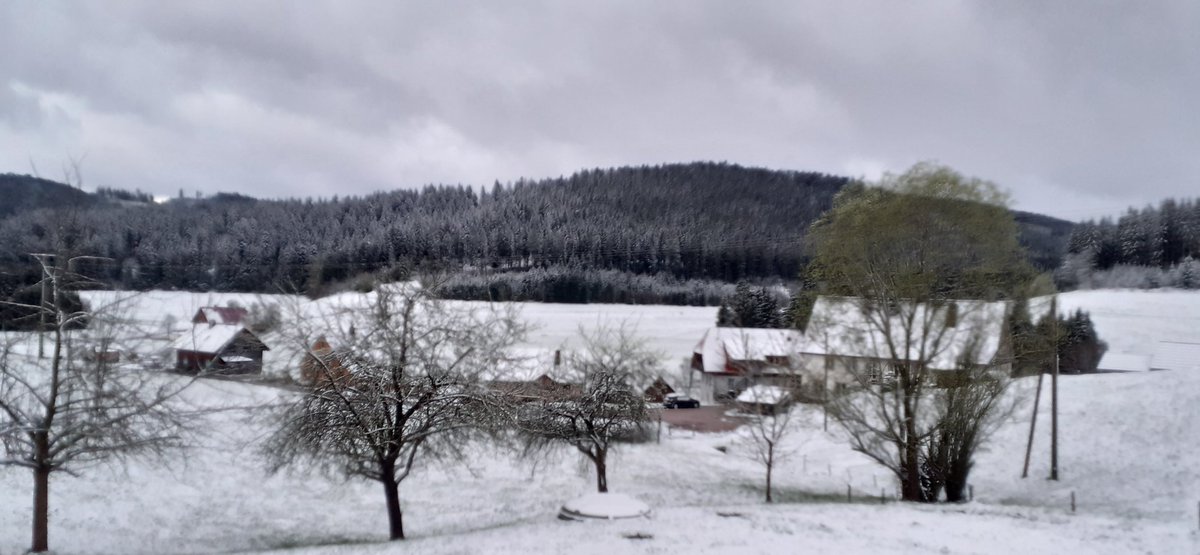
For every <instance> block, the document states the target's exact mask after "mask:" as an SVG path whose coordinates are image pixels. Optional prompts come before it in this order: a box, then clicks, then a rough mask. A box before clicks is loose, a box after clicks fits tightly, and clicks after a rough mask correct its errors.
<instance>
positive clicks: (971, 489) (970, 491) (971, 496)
mask: <svg viewBox="0 0 1200 555" xmlns="http://www.w3.org/2000/svg"><path fill="white" fill-rule="evenodd" d="M974 500H975V485H974V484H968V485H967V501H974Z"/></svg>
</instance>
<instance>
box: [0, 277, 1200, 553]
mask: <svg viewBox="0 0 1200 555" xmlns="http://www.w3.org/2000/svg"><path fill="white" fill-rule="evenodd" d="M156 295H161V296H156ZM1156 295H1161V296H1157V297H1156ZM1187 295H1191V294H1182V293H1153V292H1111V291H1110V292H1096V291H1089V292H1086V293H1082V294H1074V293H1072V294H1067V295H1064V296H1063V305H1064V306H1065V307H1074V306H1082V307H1085V308H1088V309H1089V310H1092V312H1093V315H1094V316H1096V318H1097V326H1098V327H1099V328H1100V333H1101V334H1102V335H1109V336H1110V337H1107V338H1106V339H1107V340H1109V341H1110V343H1111V344H1114V345H1116V346H1117V347H1118V348H1127V349H1135V348H1145V346H1146V345H1147V344H1148V343H1147V341H1149V339H1148V338H1149V337H1151V336H1153V335H1154V334H1158V333H1161V334H1180V336H1182V335H1186V334H1187V333H1191V332H1192V331H1194V330H1195V325H1194V323H1192V321H1191V320H1188V319H1187V318H1186V317H1185V318H1172V317H1171V316H1170V315H1171V314H1184V315H1187V314H1192V315H1195V314H1197V312H1196V310H1197V307H1198V306H1200V295H1196V296H1187ZM93 300H95V299H93ZM221 300H223V299H222V298H221V297H220V296H213V297H205V296H202V295H195V296H194V297H193V296H192V294H183V293H163V294H155V295H150V296H147V297H146V301H145V303H143V302H141V301H139V302H138V303H136V304H134V305H132V306H136V307H137V308H136V310H137V311H138V312H139V314H140V315H142V316H145V317H146V318H147V319H149V320H151V321H153V320H157V319H158V318H159V317H160V315H161V312H160V311H162V310H166V311H170V312H171V313H175V314H177V317H180V316H178V315H186V313H187V312H188V311H190V310H192V308H193V307H195V306H197V305H198V304H202V303H207V302H214V301H215V302H220V301H221ZM247 300H249V299H247ZM692 310H693V309H681V308H676V307H638V306H629V307H613V306H593V307H581V306H562V305H543V306H532V305H531V306H527V307H526V311H527V312H526V314H527V315H528V317H530V318H531V319H537V320H538V321H540V322H542V323H544V324H547V325H546V326H544V328H543V329H544V330H545V331H543V332H540V333H542V334H544V335H535V336H534V339H533V340H531V342H536V346H543V347H549V346H554V345H557V344H558V343H559V342H560V341H561V340H562V339H563V338H565V337H567V336H568V335H569V332H570V331H571V329H573V327H574V326H575V325H577V324H579V323H583V324H592V323H593V322H594V321H595V320H596V319H597V318H606V317H620V316H624V315H635V314H641V315H642V319H641V321H640V324H639V329H642V330H644V331H646V333H647V334H648V335H649V336H651V337H654V338H655V339H654V340H653V341H654V342H655V343H656V344H657V345H659V346H661V347H662V348H663V349H664V350H667V349H674V351H673V353H672V354H671V356H673V357H674V356H678V355H679V354H680V352H681V351H680V349H683V348H685V347H686V348H687V349H689V350H690V346H689V345H687V341H688V336H690V335H691V334H693V333H698V332H699V331H701V330H702V329H703V328H704V327H706V326H707V325H708V324H709V320H708V319H707V318H706V317H705V315H704V313H703V312H701V310H700V309H695V312H693V311H692ZM705 310H708V309H705ZM1154 310H1164V311H1170V313H1169V314H1164V315H1163V316H1162V317H1161V318H1153V317H1152V316H1153V313H1152V311H1154ZM674 314H678V315H679V318H680V319H681V320H678V321H677V320H676V319H675V318H676V317H675V316H673V315H674ZM683 319H689V320H688V321H683ZM690 319H694V320H695V321H694V322H692V321H691V320H690ZM1146 322H1152V323H1146ZM1171 322H1174V323H1175V324H1174V325H1172V324H1171ZM690 326H695V327H694V328H692V327H690ZM1131 337H1132V339H1131ZM1035 381H1036V380H1035V379H1029V378H1026V379H1023V380H1020V381H1019V382H1018V384H1017V386H1016V390H1017V391H1018V392H1023V393H1024V394H1025V395H1026V396H1028V395H1029V394H1030V393H1031V391H1032V389H1033V386H1034V383H1035ZM188 395H189V398H190V399H192V400H193V401H194V402H195V403H197V404H201V405H205V406H247V407H254V406H261V405H263V404H268V403H271V402H274V401H275V400H276V399H278V398H279V396H280V395H286V393H282V392H281V391H280V390H276V389H273V388H267V387H261V386H254V385H247V384H240V383H231V382H219V381H205V382H203V383H201V384H199V385H198V386H196V388H195V389H193V390H191V391H189V393H188ZM1060 397H1061V399H1060V404H1061V423H1060V425H1061V444H1062V449H1061V474H1062V479H1061V480H1060V481H1058V482H1050V481H1047V480H1046V479H1045V477H1046V474H1047V471H1048V459H1049V455H1048V441H1049V428H1048V422H1049V406H1048V403H1046V402H1045V398H1044V399H1043V403H1042V405H1041V416H1040V418H1039V428H1038V434H1037V437H1036V440H1035V448H1034V455H1033V464H1032V465H1031V476H1030V478H1028V479H1025V480H1022V479H1020V478H1019V476H1020V469H1021V460H1022V457H1023V453H1024V446H1025V440H1026V433H1027V431H1028V423H1029V416H1030V414H1029V413H1030V405H1029V404H1028V403H1026V404H1025V405H1023V406H1022V407H1021V408H1020V409H1019V410H1018V411H1017V412H1016V413H1015V414H1014V415H1013V416H1012V417H1011V419H1010V420H1009V421H1008V422H1006V423H1005V424H1004V426H1003V427H1002V428H1001V429H1000V430H999V432H998V434H997V435H996V437H995V439H994V441H993V442H992V443H991V444H990V445H989V446H988V447H987V448H985V450H984V452H982V453H981V454H980V457H979V460H978V463H977V465H976V467H975V470H974V472H973V475H972V480H971V482H972V483H973V484H974V486H975V495H976V501H975V502H974V503H971V504H967V505H961V506H958V505H956V506H937V507H927V506H914V505H908V504H895V503H889V504H887V505H881V504H879V496H880V494H881V493H882V494H883V495H885V496H891V495H893V494H894V492H895V482H894V479H893V478H892V477H890V476H889V475H888V474H887V473H886V472H884V471H882V470H881V469H880V468H879V467H877V466H876V465H874V464H872V463H871V462H870V461H868V460H866V459H865V458H864V457H862V456H860V455H858V454H856V453H854V452H853V451H851V450H850V449H849V448H848V446H847V444H846V442H845V441H844V439H842V438H841V436H840V434H839V433H838V431H837V430H836V427H831V428H830V431H829V432H823V431H822V430H821V425H820V421H821V416H820V411H819V409H818V408H815V407H805V408H802V409H799V410H802V411H803V412H804V414H802V415H801V421H802V422H804V426H803V427H802V428H801V429H799V430H798V431H797V432H796V434H795V436H794V437H793V438H792V440H791V441H790V443H789V446H790V450H791V456H790V457H789V458H787V459H786V460H785V461H784V462H783V463H782V466H781V467H780V468H779V469H778V470H777V473H776V480H777V486H778V488H779V489H778V492H779V497H780V499H782V500H783V501H784V502H783V503H779V504H776V505H775V506H766V505H764V504H762V503H761V497H760V496H761V490H760V488H761V469H760V467H758V466H756V465H755V464H754V463H753V462H752V461H750V459H749V458H747V457H746V456H744V455H745V454H746V451H745V449H744V448H743V447H741V446H740V445H739V444H738V442H737V435H736V433H722V434H693V433H690V432H677V431H672V430H666V431H665V432H664V435H663V441H662V443H661V444H654V443H650V444H644V445H635V446H622V447H621V448H620V449H619V451H618V452H617V453H616V454H615V457H616V458H615V460H614V461H612V463H611V469H610V482H611V484H612V486H613V488H614V489H615V490H617V491H621V492H624V493H628V494H632V495H635V496H637V497H639V498H641V499H643V500H645V501H647V502H648V503H650V504H651V505H652V506H653V508H654V510H655V514H654V516H653V517H652V518H650V519H648V520H639V521H631V522H614V523H600V522H597V523H564V522H560V521H557V520H556V519H555V518H554V515H555V513H556V511H557V508H558V506H559V505H560V504H561V503H562V502H563V501H565V500H567V499H570V498H572V497H574V496H576V495H579V494H581V493H584V492H587V491H588V490H589V489H590V488H591V487H592V479H591V477H590V476H589V475H588V470H587V467H586V466H584V465H580V464H579V462H578V460H577V458H576V457H575V456H574V455H571V454H569V453H568V454H566V455H565V456H564V457H563V458H562V459H559V460H555V461H551V462H549V463H547V464H543V465H540V466H538V467H536V468H535V467H532V466H530V465H529V464H527V463H523V462H520V461H518V460H517V459H515V458H513V457H512V456H511V453H508V452H505V451H503V450H499V449H495V448H491V447H484V446H477V447H474V448H473V449H472V455H471V459H470V461H468V462H469V466H470V469H471V471H469V472H468V471H467V470H465V469H456V468H454V467H449V466H445V465H431V466H428V467H425V468H423V469H422V470H421V471H420V473H418V474H417V475H415V476H413V477H412V478H411V479H410V481H408V482H405V484H404V485H403V486H402V488H401V496H402V498H403V501H404V503H405V504H406V512H405V516H406V524H407V526H408V529H409V531H410V533H411V536H412V538H413V539H412V540H411V541H408V542H405V543H402V544H394V543H387V542H384V541H383V539H384V537H385V536H386V532H385V530H386V516H385V513H384V511H383V500H382V495H381V494H380V492H379V491H378V489H379V488H377V487H376V486H375V484H373V483H362V482H354V481H351V482H346V481H343V480H341V479H337V478H330V477H326V476H324V475H322V474H320V473H318V472H316V471H305V470H297V471H294V472H292V473H285V474H281V475H276V476H268V475H266V474H265V472H264V468H263V463H262V459H261V457H260V455H259V454H258V452H257V448H258V446H259V445H260V443H259V442H260V441H261V438H262V437H263V436H264V435H265V434H267V433H269V432H270V426H269V421H267V420H266V419H264V418H263V417H262V416H261V414H259V413H256V412H253V411H245V412H243V411H229V412H221V413H215V414H210V415H208V416H205V417H204V419H203V421H202V428H203V429H205V430H208V431H209V432H211V433H208V434H205V435H204V436H202V442H201V445H198V446H196V447H195V448H193V449H192V450H190V451H188V452H187V453H186V454H185V455H184V456H181V457H179V458H178V459H173V460H172V461H170V462H169V463H168V464H165V465H152V464H147V463H146V462H143V461H134V462H132V463H131V464H130V466H129V467H128V469H125V470H122V469H120V468H108V467H97V468H94V469H89V470H88V471H87V473H85V474H84V475H83V476H81V477H71V476H65V475H64V476H60V477H58V478H56V480H55V481H54V482H53V484H52V487H51V503H52V505H51V507H52V513H51V521H52V528H51V543H52V545H53V546H55V547H56V549H57V550H58V552H60V553H177V552H179V553H211V552H254V553H259V552H264V551H269V550H273V549H295V548H301V549H300V551H299V552H301V553H319V554H327V553H328V554H333V553H360V552H364V553H411V552H420V553H434V554H441V553H445V554H449V553H520V554H523V555H524V554H533V553H562V552H572V553H597V554H604V555H609V554H612V553H674V552H688V553H714V554H715V553H772V554H775V553H780V552H799V551H820V552H829V553H835V552H836V553H912V552H921V553H925V552H947V553H968V552H969V553H1014V552H1018V553H1022V554H1025V555H1029V554H1038V553H1046V554H1054V555H1062V554H1065V553H1114V554H1117V553H1200V534H1198V533H1197V532H1196V518H1197V514H1196V504H1197V502H1198V501H1200V466H1198V465H1197V464H1196V461H1197V460H1200V442H1198V441H1196V438H1197V436H1196V430H1200V410H1198V409H1197V407H1200V375H1193V374H1189V373H1183V372H1154V373H1139V374H1104V375H1090V376H1088V375H1085V376H1064V377H1063V378H1062V381H1061V392H1060ZM716 447H722V448H723V449H724V450H725V452H722V451H719V450H717V449H716ZM26 472H27V471H24V470H21V469H15V468H0V553H18V552H21V551H22V550H23V549H24V548H25V547H26V546H27V543H26V542H27V541H28V528H27V527H28V514H29V507H30V500H31V496H32V494H31V491H30V484H29V479H28V476H27V474H26ZM847 486H850V487H851V489H852V494H853V496H854V499H855V502H853V503H846V502H844V498H845V495H846V488H847ZM1071 492H1075V493H1076V497H1077V501H1078V508H1077V512H1076V513H1074V514H1072V513H1071V512H1070V506H1069V503H1070V494H1071ZM718 513H720V514H725V515H731V516H720V514H718ZM632 533H640V534H642V535H645V536H652V538H650V539H642V540H631V539H627V538H626V537H625V536H626V535H628V534H632ZM289 552H293V551H289Z"/></svg>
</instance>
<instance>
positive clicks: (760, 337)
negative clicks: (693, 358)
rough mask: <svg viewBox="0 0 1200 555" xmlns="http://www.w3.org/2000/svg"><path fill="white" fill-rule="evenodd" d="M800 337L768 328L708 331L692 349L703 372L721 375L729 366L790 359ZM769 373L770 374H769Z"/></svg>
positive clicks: (790, 331) (792, 331) (790, 332)
mask: <svg viewBox="0 0 1200 555" xmlns="http://www.w3.org/2000/svg"><path fill="white" fill-rule="evenodd" d="M801 338H802V336H801V335H800V332H798V331H796V330H788V329H767V328H710V329H709V330H708V331H706V332H704V337H702V338H700V342H699V343H697V344H696V348H694V349H692V354H693V355H697V354H698V355H701V357H703V361H704V368H703V370H704V371H705V372H709V373H718V374H719V373H724V372H726V367H727V366H728V363H730V362H739V361H740V362H764V363H765V362H768V357H791V356H793V355H795V354H796V353H797V352H798V349H797V344H798V343H799V342H800V340H801ZM768 373H769V371H768Z"/></svg>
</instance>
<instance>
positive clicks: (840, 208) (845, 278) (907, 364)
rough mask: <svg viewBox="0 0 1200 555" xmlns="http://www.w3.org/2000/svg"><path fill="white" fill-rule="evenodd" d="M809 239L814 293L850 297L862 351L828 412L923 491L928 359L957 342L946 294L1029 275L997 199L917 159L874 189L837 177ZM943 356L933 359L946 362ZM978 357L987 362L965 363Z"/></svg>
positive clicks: (1000, 290) (1015, 283)
mask: <svg viewBox="0 0 1200 555" xmlns="http://www.w3.org/2000/svg"><path fill="white" fill-rule="evenodd" d="M812 238H813V242H812V245H813V254H814V264H813V266H814V272H813V275H814V276H815V277H816V278H817V279H818V280H819V281H820V282H821V285H822V289H823V290H824V292H826V293H832V294H836V295H845V296H850V297H853V298H856V299H859V300H860V301H861V302H859V306H858V307H856V308H851V310H857V311H858V312H859V313H860V315H861V319H860V321H861V323H862V326H861V328H860V329H859V330H857V331H858V332H859V333H861V334H862V337H861V340H860V342H861V343H862V344H863V345H862V347H863V349H862V350H863V352H864V354H865V356H866V360H869V361H871V362H865V363H864V361H863V360H859V361H858V362H859V364H857V365H850V366H851V368H852V369H857V372H856V376H857V377H858V378H859V380H858V381H859V385H860V386H861V387H859V388H857V389H858V391H857V392H856V393H855V394H852V395H848V396H844V397H843V398H842V399H840V400H839V401H838V402H836V403H835V404H834V405H833V407H834V408H835V409H836V410H835V411H834V412H831V414H835V415H836V416H837V418H838V421H839V422H841V423H842V425H843V427H845V428H846V429H847V430H848V431H849V432H850V434H851V436H852V438H853V439H852V441H853V445H854V448H855V449H856V450H859V451H861V452H863V453H864V454H866V455H867V456H869V457H871V458H873V459H875V460H876V461H878V462H879V463H880V464H882V465H884V466H886V467H888V468H889V469H891V470H892V471H893V472H894V473H895V474H896V475H897V478H898V479H899V480H900V482H901V485H902V487H901V491H902V497H903V498H904V499H906V500H910V501H934V500H936V497H931V495H932V494H934V493H935V492H934V491H933V490H932V489H931V488H929V487H928V486H929V479H928V478H929V477H928V475H927V474H926V472H927V471H928V470H929V465H928V464H925V461H926V460H927V459H926V458H925V456H924V455H923V454H922V453H923V447H925V446H926V444H927V442H928V441H930V439H931V438H932V437H934V434H935V432H936V430H937V428H938V423H937V420H938V415H937V414H936V411H933V410H929V406H930V405H931V404H932V403H933V401H932V400H931V398H930V397H931V395H933V394H935V393H944V392H942V391H935V388H934V384H933V374H932V373H931V371H932V370H933V368H932V364H931V363H932V362H933V361H934V360H936V359H938V358H939V357H942V358H944V357H945V356H947V355H946V353H947V352H948V351H949V350H958V349H957V348H953V349H952V348H951V347H952V346H953V345H956V344H961V342H962V341H963V338H962V337H960V336H962V335H963V330H962V329H961V327H960V326H956V325H955V324H954V323H953V321H954V320H959V321H963V320H964V319H965V318H966V316H967V315H965V314H956V313H955V311H957V310H958V309H959V308H960V307H959V306H958V305H957V304H956V303H955V301H956V300H959V299H995V298H1005V297H1011V296H1013V294H1014V293H1015V291H1016V290H1017V288H1018V287H1019V286H1020V285H1021V284H1023V283H1027V282H1028V281H1029V280H1030V279H1031V278H1032V276H1033V272H1032V270H1031V269H1030V268H1029V266H1028V263H1027V262H1026V261H1025V256H1024V252H1023V249H1022V248H1021V246H1020V244H1019V242H1018V240H1017V228H1016V224H1015V222H1014V221H1013V218H1012V215H1011V213H1009V212H1008V210H1007V209H1006V208H1005V207H1004V197H1003V195H1002V194H1001V193H1000V192H999V190H998V189H997V188H996V187H995V185H993V184H991V183H987V182H984V181H981V180H978V179H974V178H967V177H964V176H962V175H961V174H959V173H957V172H955V171H953V170H951V169H949V168H945V167H940V166H936V165H932V164H918V165H916V166H914V167H913V168H912V169H910V170H909V171H908V172H906V173H904V174H901V175H898V176H894V175H888V176H885V178H884V180H883V183H882V186H881V187H865V186H862V185H855V186H851V187H848V188H847V189H846V190H845V191H843V192H842V193H840V194H839V197H838V199H837V201H836V202H835V206H834V208H833V210H831V211H830V212H829V213H828V214H827V215H826V216H824V217H823V218H822V220H821V221H819V222H818V223H817V224H816V225H814V227H813V232H812ZM810 327H811V324H810ZM967 333H969V330H968V331H967ZM997 333H1002V332H997ZM975 339H980V338H975ZM946 362H947V361H944V360H943V361H942V366H941V368H940V369H943V370H946V369H949V370H953V368H946V367H945V364H946ZM958 362H960V361H957V360H950V361H948V363H949V365H950V366H953V365H955V364H957V363H958ZM981 362H983V363H985V364H987V363H990V361H979V360H971V361H970V364H969V366H970V367H972V368H976V367H978V366H980V363H981ZM966 375H967V376H968V377H969V376H972V375H974V374H973V373H971V374H966ZM880 378H886V379H883V380H880ZM880 381H884V382H886V383H882V384H881V383H879V382H880ZM951 412H955V411H951Z"/></svg>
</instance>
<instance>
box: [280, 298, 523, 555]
mask: <svg viewBox="0 0 1200 555" xmlns="http://www.w3.org/2000/svg"><path fill="white" fill-rule="evenodd" d="M347 299H352V300H347ZM358 301H361V302H358ZM311 306H314V307H316V308H313V309H312V310H315V311H316V312H314V313H309V314H299V315H296V317H295V318H293V320H292V321H291V322H290V325H293V326H297V329H296V330H295V331H296V335H295V337H294V338H293V339H294V340H295V341H297V342H298V345H299V346H300V348H302V349H303V350H304V352H305V353H306V354H305V362H304V364H305V365H306V366H308V368H309V369H310V371H311V372H312V373H313V379H312V380H311V381H312V383H311V384H310V389H309V390H308V391H307V392H306V393H304V394H302V395H300V396H298V397H297V399H296V401H295V403H294V404H292V405H291V406H290V407H288V408H287V409H286V411H285V412H284V414H283V416H282V418H283V419H282V423H281V426H280V428H279V429H278V431H277V432H276V433H275V434H274V435H273V436H272V437H271V438H270V440H269V442H268V445H267V447H266V452H267V453H268V455H269V457H270V460H271V461H272V466H273V469H275V470H279V469H281V468H282V467H283V466H286V465H289V464H295V463H297V462H302V461H303V462H310V463H314V464H316V465H318V466H319V467H321V468H323V469H325V470H328V471H333V472H337V473H341V474H344V475H345V476H349V477H358V478H365V479H368V480H374V481H376V482H379V483H380V484H382V485H383V489H384V495H385V498H386V504H387V512H388V522H389V534H390V537H391V539H393V540H397V539H403V538H404V520H403V511H402V508H401V503H400V484H401V483H402V482H403V481H404V480H405V479H406V478H408V477H409V476H410V475H411V473H412V472H413V471H414V469H416V468H417V467H418V466H419V465H420V464H421V463H422V461H425V460H426V459H430V458H434V459H456V460H460V459H461V458H462V457H463V448H464V447H466V444H467V443H468V442H469V441H471V440H472V439H473V437H474V435H475V434H477V433H478V432H480V431H481V430H484V429H487V428H490V427H492V426H493V425H495V424H496V423H498V422H500V421H502V420H503V418H504V417H503V416H500V414H502V413H501V412H500V410H499V409H500V408H501V406H500V404H499V403H498V402H496V400H495V398H494V395H492V394H491V393H490V392H489V391H488V390H487V389H486V388H485V384H484V383H483V381H482V375H483V374H484V373H485V372H488V371H490V370H491V369H492V368H494V367H496V366H497V365H500V364H502V363H503V362H504V359H505V358H506V357H507V351H508V348H509V347H510V346H511V345H512V344H513V343H514V342H516V341H517V340H518V339H519V338H520V337H522V335H523V332H524V331H523V330H524V328H523V326H521V325H520V324H519V323H518V321H517V319H516V316H515V313H514V312H513V311H512V309H511V307H500V306H488V307H481V306H475V307H471V306H464V305H460V304H455V303H453V302H446V301H441V300H439V299H438V298H437V297H436V295H435V291H434V290H432V289H430V288H423V287H420V286H417V285H416V284H395V285H386V286H379V287H377V288H375V291H374V292H372V293H370V294H367V295H354V296H352V297H351V296H334V297H329V298H327V299H322V300H319V301H315V302H314V303H311ZM318 338H323V339H324V341H322V342H320V344H319V346H314V345H318V341H317V339H318Z"/></svg>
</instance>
